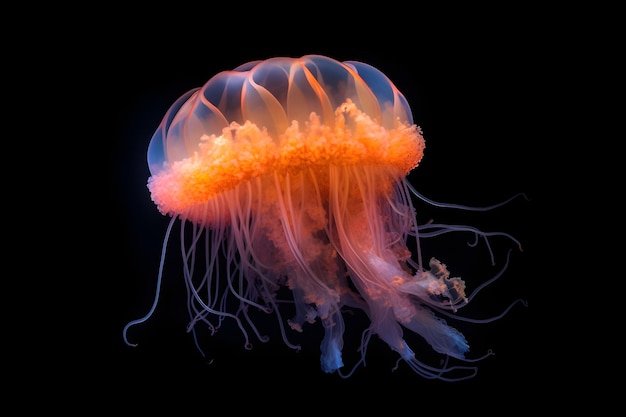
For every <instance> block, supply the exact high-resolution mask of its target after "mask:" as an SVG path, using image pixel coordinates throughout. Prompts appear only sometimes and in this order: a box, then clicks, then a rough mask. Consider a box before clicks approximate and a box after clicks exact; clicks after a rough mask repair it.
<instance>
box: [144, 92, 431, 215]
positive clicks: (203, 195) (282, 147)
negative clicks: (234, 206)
mask: <svg viewBox="0 0 626 417" xmlns="http://www.w3.org/2000/svg"><path fill="white" fill-rule="evenodd" d="M202 139H203V142H202V143H201V144H200V145H199V149H198V151H197V152H196V153H195V154H194V155H193V156H191V157H189V158H186V159H184V160H181V161H176V162H174V163H172V164H170V166H169V167H167V168H166V169H164V170H163V171H161V172H159V173H157V174H156V175H154V176H152V177H150V178H149V179H148V188H149V189H150V192H151V196H152V200H153V201H154V202H155V203H156V205H157V207H158V209H159V211H160V212H161V213H163V214H181V213H184V212H185V211H186V210H188V209H189V208H191V207H194V206H196V205H197V204H202V203H206V202H207V201H209V200H210V199H211V198H213V197H215V196H216V195H218V194H220V193H222V192H224V191H227V190H230V189H232V188H234V187H236V186H237V185H238V184H241V183H243V182H245V181H248V180H251V179H253V178H256V177H260V176H264V175H267V174H270V173H273V172H275V171H281V172H290V173H291V172H300V171H302V170H303V169H305V168H307V167H318V168H319V167H323V166H329V165H335V166H348V165H355V164H358V165H362V166H388V167H389V168H392V169H394V171H396V170H397V172H398V173H399V174H401V175H402V176H404V175H406V174H408V172H409V171H411V170H412V169H413V168H415V167H416V166H417V165H418V163H419V162H420V160H421V159H422V156H423V154H424V147H425V143H424V137H423V136H422V132H421V130H420V128H419V127H418V126H416V125H409V124H407V123H401V122H399V121H398V122H397V123H396V126H395V127H394V128H392V129H390V130H387V129H385V128H384V127H382V126H381V125H380V124H379V123H377V122H376V121H374V120H372V119H371V118H370V117H369V116H368V115H366V114H365V113H363V112H362V111H360V110H359V109H358V108H357V107H356V106H355V105H354V103H352V102H350V101H348V102H347V103H344V104H343V105H342V106H340V107H339V108H337V110H336V111H335V125H334V126H333V127H331V126H327V125H323V124H321V123H320V118H319V116H317V115H316V114H315V113H311V115H310V118H309V122H308V123H305V124H304V126H300V124H299V123H298V122H297V121H294V122H293V123H292V124H291V126H289V127H288V128H287V129H286V131H285V132H284V133H283V134H282V135H281V136H280V137H279V138H278V141H276V140H275V139H274V138H272V137H271V136H270V135H269V134H268V133H267V132H266V131H265V130H262V129H260V128H259V127H257V126H256V125H255V124H254V123H252V122H249V121H247V122H245V123H244V124H243V125H239V124H237V123H232V124H231V125H230V127H228V128H225V129H223V131H222V135H221V136H215V135H210V136H209V135H206V136H204V137H203V138H202Z"/></svg>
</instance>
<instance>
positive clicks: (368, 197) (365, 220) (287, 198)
mask: <svg viewBox="0 0 626 417" xmlns="http://www.w3.org/2000/svg"><path fill="white" fill-rule="evenodd" d="M424 148H425V140H424V137H423V134H422V131H421V129H420V128H419V127H418V126H416V125H415V124H414V122H413V116H412V113H411V110H410V107H409V105H408V102H407V100H406V98H405V97H404V96H403V94H402V93H401V92H400V91H399V90H398V89H397V88H396V86H395V85H394V84H393V83H392V82H391V80H389V79H388V78H387V76H385V75H384V74H383V73H382V72H381V71H379V70H378V69H376V68H374V67H372V66H370V65H368V64H365V63H362V62H356V61H345V62H339V61H336V60H334V59H331V58H328V57H324V56H320V55H307V56H303V57H300V58H287V57H279V58H272V59H268V60H265V61H253V62H250V63H247V64H244V65H241V66H239V67H237V68H235V69H234V70H230V71H224V72H221V73H219V74H217V75H215V76H214V77H213V78H211V79H210V80H209V81H208V82H207V83H206V84H205V85H204V86H202V87H201V88H197V89H193V90H191V91H189V92H187V93H185V94H183V95H182V96H181V97H180V98H179V99H178V100H177V101H176V102H175V103H174V104H173V105H172V106H171V107H170V109H169V110H168V111H167V113H166V114H165V116H164V118H163V120H162V122H161V124H160V125H159V126H158V128H157V130H156V132H155V133H154V135H153V137H152V140H151V141H150V144H149V147H148V165H149V168H150V173H151V176H150V178H149V179H148V188H149V190H150V193H151V198H152V200H153V201H154V203H155V204H156V206H157V208H158V210H159V211H160V212H161V213H162V214H164V215H167V216H170V217H171V219H170V224H169V227H168V229H167V232H166V242H167V239H169V235H170V232H171V230H172V226H173V224H174V223H175V222H176V221H180V222H181V228H180V230H181V231H180V233H181V237H180V239H181V248H182V255H183V271H182V275H183V278H184V281H185V283H186V286H187V288H188V294H189V298H188V305H187V308H188V311H189V314H190V322H189V326H188V330H189V331H191V332H195V329H196V325H197V324H199V323H204V324H205V325H206V326H208V328H209V329H210V330H211V331H212V332H215V331H217V330H218V329H219V327H220V325H221V323H222V322H223V321H224V320H232V321H234V322H235V323H236V324H237V326H238V327H239V329H240V330H241V333H242V335H243V338H244V340H245V342H244V344H245V346H247V347H250V346H251V338H252V337H253V335H254V336H256V338H258V339H259V340H261V341H266V340H267V338H266V337H265V336H264V335H262V333H261V330H260V329H258V328H257V326H256V324H255V321H254V318H253V316H252V310H258V311H260V312H265V313H268V314H275V315H276V318H277V323H278V326H279V328H280V331H281V335H282V338H283V340H284V342H285V344H286V345H287V346H289V347H291V348H294V349H300V346H298V345H297V344H295V343H293V342H291V337H290V335H291V333H292V332H303V331H305V330H306V327H307V326H312V325H317V323H320V324H321V326H322V328H323V330H324V336H323V340H322V341H321V367H322V369H323V370H324V371H325V372H328V373H332V372H338V373H339V374H340V375H341V376H344V377H348V376H350V375H351V373H352V372H353V371H354V369H355V368H356V367H357V366H358V365H359V364H361V363H364V359H365V354H366V348H367V344H368V342H369V340H370V338H371V336H373V335H376V336H378V337H380V338H381V339H382V340H383V341H384V342H386V343H387V345H389V347H390V348H391V349H392V350H394V351H396V352H397V353H398V354H399V358H400V359H399V360H404V361H405V362H406V363H408V364H409V366H410V367H411V368H412V369H413V370H414V371H415V372H416V373H418V374H420V375H422V376H424V377H426V378H439V379H463V378H466V377H470V376H472V375H474V373H475V367H474V366H466V365H453V366H451V365H448V364H447V363H446V365H444V366H431V365H428V364H426V363H424V362H421V361H420V360H419V359H418V356H417V355H416V354H415V353H414V352H413V351H412V350H411V348H410V347H409V346H408V343H407V342H406V341H405V338H404V332H405V331H406V330H408V331H410V332H412V333H416V334H418V335H419V336H421V337H422V338H423V339H424V340H425V341H426V342H428V344H429V345H430V346H431V347H432V349H434V350H435V351H436V352H438V353H440V354H443V355H445V356H449V357H453V358H457V359H459V360H461V361H467V362H472V361H474V360H476V359H468V358H466V357H465V356H466V353H467V352H468V350H469V344H468V343H467V341H466V340H465V338H464V336H463V335H462V334H461V333H460V332H459V331H458V330H456V329H455V328H453V327H451V326H450V325H448V324H447V323H446V321H445V320H444V319H443V317H458V316H457V310H458V309H459V308H461V307H463V306H464V305H466V304H467V303H468V302H469V301H470V300H471V298H472V297H473V295H469V296H468V295H466V291H465V290H466V289H465V283H464V281H463V280H462V279H461V278H458V277H451V276H450V273H449V272H448V270H447V267H446V265H445V264H443V263H442V262H440V261H439V260H438V259H435V258H433V259H430V260H429V262H428V264H427V265H424V264H423V263H422V259H421V249H420V245H421V243H420V242H421V239H422V238H426V237H434V236H437V235H440V234H443V233H449V232H453V231H456V232H469V233H473V234H475V235H476V236H484V237H488V236H492V237H493V236H497V235H499V236H504V237H505V238H507V239H509V240H511V241H513V242H515V243H517V244H519V242H517V241H516V240H515V239H514V238H513V237H512V236H510V235H508V234H506V233H493V232H491V233H483V232H481V231H480V230H478V229H475V228H471V227H466V226H448V225H436V224H432V223H430V224H426V225H418V223H417V220H416V211H415V208H414V200H415V199H416V198H417V200H420V201H424V202H427V203H430V204H434V205H438V204H439V205H441V203H437V202H433V201H430V200H428V199H427V198H425V197H423V196H421V195H420V194H419V193H418V192H417V191H416V190H415V189H414V188H413V187H412V185H411V184H410V183H409V182H408V181H407V179H406V176H407V174H408V173H409V172H410V171H411V170H413V169H414V168H416V167H417V166H418V164H419V163H420V161H421V159H422V157H423V154H424ZM448 206H449V207H454V205H448ZM456 207H457V208H463V209H472V208H470V207H463V206H456ZM494 207H495V206H494ZM489 208H493V207H486V208H478V209H477V210H486V209H489ZM411 239H412V240H413V241H414V242H415V245H412V246H415V249H409V244H408V241H409V240H411ZM487 242H488V240H487ZM487 244H488V243H487ZM165 246H166V244H164V251H163V253H162V260H161V267H160V269H159V276H158V282H157V295H156V297H155V299H154V303H153V305H152V308H151V309H150V311H149V312H148V314H146V316H144V317H142V318H140V319H137V320H133V321H131V322H129V323H128V324H127V325H126V327H125V328H124V340H125V341H126V343H127V344H129V345H132V343H130V341H129V339H128V330H129V328H130V327H132V326H134V325H136V324H139V323H142V322H144V321H146V320H147V319H148V318H149V317H150V316H151V315H152V313H153V312H154V310H155V308H156V305H157V301H158V294H159V293H158V288H160V282H161V279H162V271H163V258H164V256H165ZM442 256H445V254H442ZM199 257H202V258H203V260H202V263H198V262H197V260H198V258H199ZM507 264H508V259H507ZM504 268H506V264H505V267H504ZM504 268H503V269H504ZM499 275H501V274H497V275H496V276H495V277H493V278H491V279H489V280H488V281H487V282H485V285H486V284H488V283H490V282H493V281H494V280H495V279H497V278H498V277H499ZM284 288H287V289H288V290H289V293H290V296H291V297H292V300H290V303H291V308H290V309H289V312H290V314H291V316H290V317H283V314H285V311H287V309H285V308H284V306H282V304H283V303H284V301H285V300H281V299H280V298H279V295H278V294H279V293H280V294H283V292H280V291H279V290H281V289H284ZM478 289H480V287H479V288H478ZM473 294H474V293H473ZM509 308H510V307H509ZM350 309H358V310H361V311H363V312H364V313H365V314H366V316H367V317H368V320H369V323H370V324H369V326H368V327H367V328H366V329H365V330H364V333H363V337H362V339H361V340H362V343H361V346H360V352H361V359H360V360H359V361H358V362H357V363H356V364H355V365H354V366H353V368H352V370H351V371H348V372H344V370H343V369H342V368H343V367H344V363H343V358H342V350H343V345H344V340H343V336H344V329H345V326H346V322H345V320H344V314H345V312H346V311H347V310H350ZM507 311H508V309H507ZM505 313H506V312H505ZM503 314H504V313H503ZM500 316H501V315H500ZM500 316H496V317H493V318H492V319H496V318H498V317H500ZM460 318H461V319H462V317H460ZM467 320H468V321H480V320H475V319H467ZM484 321H488V320H484ZM194 334H195V333H194ZM483 357H484V356H483ZM458 371H466V372H465V373H461V376H456V377H450V376H449V375H450V374H452V373H454V372H458Z"/></svg>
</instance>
